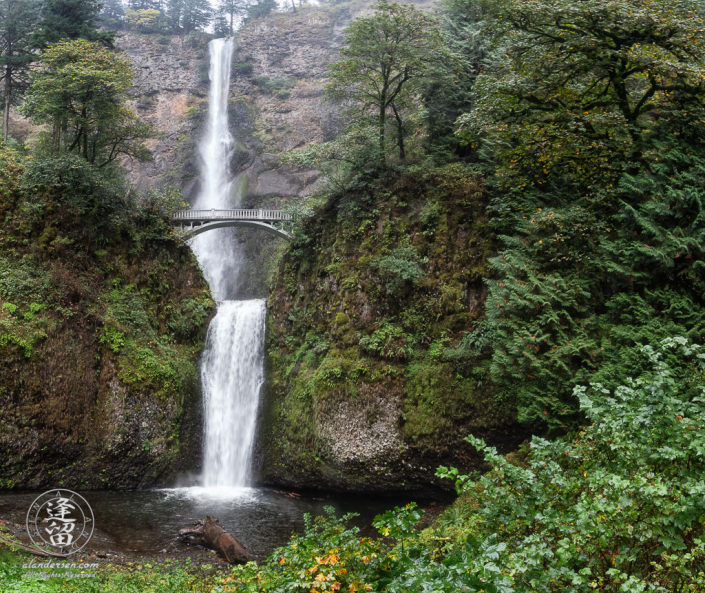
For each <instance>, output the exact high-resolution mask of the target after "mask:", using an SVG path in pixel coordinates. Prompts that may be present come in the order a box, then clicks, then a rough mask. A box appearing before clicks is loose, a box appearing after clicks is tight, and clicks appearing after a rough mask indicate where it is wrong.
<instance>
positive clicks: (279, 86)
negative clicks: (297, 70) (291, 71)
mask: <svg viewBox="0 0 705 593" xmlns="http://www.w3.org/2000/svg"><path fill="white" fill-rule="evenodd" d="M252 82H253V83H254V84H255V86H257V87H258V88H259V89H260V90H261V91H262V92H263V93H276V92H277V91H280V92H281V91H286V90H287V89H290V88H291V87H293V86H294V85H295V84H296V79H295V78H269V76H264V75H261V76H255V77H254V78H253V79H252Z"/></svg>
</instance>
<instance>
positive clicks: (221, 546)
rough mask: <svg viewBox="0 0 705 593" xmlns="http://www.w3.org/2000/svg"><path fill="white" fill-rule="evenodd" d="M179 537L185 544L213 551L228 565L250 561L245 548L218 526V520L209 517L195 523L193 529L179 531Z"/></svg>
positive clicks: (250, 558)
mask: <svg viewBox="0 0 705 593" xmlns="http://www.w3.org/2000/svg"><path fill="white" fill-rule="evenodd" d="M179 537H181V538H182V541H186V543H189V544H194V545H199V546H205V547H206V548H210V549H211V550H214V551H215V552H217V553H218V555H219V556H220V557H221V558H223V559H224V560H225V561H227V562H229V563H230V564H246V563H247V562H249V561H250V560H252V557H251V556H250V553H249V552H248V551H247V549H246V548H245V546H243V545H242V544H241V543H240V542H239V541H237V540H236V539H235V538H234V537H233V536H232V535H230V534H229V533H228V532H227V531H225V530H224V529H223V528H222V527H221V526H220V525H219V524H218V520H217V519H214V518H213V517H211V516H210V515H208V516H207V517H206V520H205V521H203V520H200V521H196V523H195V527H187V528H185V529H180V530H179Z"/></svg>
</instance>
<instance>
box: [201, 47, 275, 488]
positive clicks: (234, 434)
mask: <svg viewBox="0 0 705 593" xmlns="http://www.w3.org/2000/svg"><path fill="white" fill-rule="evenodd" d="M208 49H209V50H210V81H211V88H210V98H209V116H208V127H207V129H206V134H205V136H204V138H203V140H202V142H201V144H200V156H201V182H202V185H201V191H200V193H199V195H198V198H197V199H196V203H195V207H196V208H198V209H210V208H216V209H219V208H226V209H227V208H234V207H235V208H236V207H237V206H238V205H239V204H238V202H239V196H236V195H233V177H232V175H231V173H230V158H231V156H232V152H233V146H234V140H233V137H232V135H231V134H230V132H229V129H228V89H229V86H230V60H231V57H232V53H233V40H232V39H215V40H214V41H211V42H210V43H209V44H208ZM234 234H235V230H234V229H227V228H226V229H216V230H212V231H208V232H207V233H204V234H202V235H200V236H198V237H196V239H195V240H194V241H193V243H192V249H193V251H194V253H195V254H196V257H198V260H199V262H200V263H201V267H202V268H203V273H204V275H205V277H206V279H207V280H208V283H209V284H210V287H211V292H212V293H213V295H214V296H215V297H216V298H217V299H219V300H220V301H221V302H220V303H219V305H218V312H217V314H216V316H215V318H214V319H213V321H212V322H211V324H210V327H209V328H208V335H207V337H206V349H205V352H204V355H203V361H202V367H201V377H202V385H203V398H204V405H205V409H204V412H205V438H204V440H205V451H204V463H203V476H202V481H203V486H204V487H205V488H206V489H207V490H208V491H215V490H217V489H219V488H233V487H236V488H238V487H243V486H247V485H248V482H249V478H250V465H251V458H252V445H253V441H254V435H255V422H256V418H257V407H258V403H259V395H260V394H259V391H260V387H261V385H262V381H263V365H264V346H263V345H264V319H265V301H264V300H252V301H231V300H224V299H228V298H233V296H234V295H235V293H236V289H237V273H238V268H239V264H240V257H239V253H238V250H237V243H236V241H235V240H234V238H235V237H234Z"/></svg>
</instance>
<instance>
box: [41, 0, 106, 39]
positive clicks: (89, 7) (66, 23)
mask: <svg viewBox="0 0 705 593" xmlns="http://www.w3.org/2000/svg"><path fill="white" fill-rule="evenodd" d="M101 7H102V3H101V2H100V1H99V0H44V1H43V3H42V4H41V10H40V20H39V23H38V24H37V25H36V29H35V32H34V37H33V44H34V45H35V46H36V47H39V48H45V47H48V46H49V45H51V44H53V43H56V42H57V41H59V40H61V39H87V40H88V41H98V42H100V43H102V44H103V45H105V46H106V47H112V46H113V40H114V39H115V32H114V31H101V30H99V29H98V26H97V24H96V22H97V21H98V15H99V14H100V9H101Z"/></svg>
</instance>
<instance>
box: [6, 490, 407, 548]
mask: <svg viewBox="0 0 705 593" xmlns="http://www.w3.org/2000/svg"><path fill="white" fill-rule="evenodd" d="M38 494H40V493H39V492H25V493H14V492H12V493H2V492H0V517H2V518H5V519H11V520H13V521H15V522H17V523H22V524H24V521H25V515H26V513H27V509H28V508H29V506H30V504H31V502H32V501H33V500H34V498H35V497H36V496H37V495H38ZM81 495H82V496H83V497H84V498H85V499H86V500H87V501H88V503H89V504H90V505H91V508H92V509H93V513H94V515H95V527H96V531H95V534H94V535H93V538H92V539H91V541H90V542H89V544H88V549H92V550H97V551H106V552H111V551H112V552H120V553H124V554H128V555H133V554H134V555H141V554H144V555H152V554H154V555H160V554H170V555H171V554H180V553H186V552H188V551H189V549H190V548H189V546H186V545H184V544H180V543H178V542H176V541H175V539H174V538H175V535H176V533H177V532H178V530H179V529H181V528H183V527H189V526H191V524H192V523H193V521H194V520H196V519H203V518H205V516H206V515H212V516H214V517H217V518H218V519H219V520H220V523H221V524H222V526H223V528H224V529H226V530H227V531H230V532H231V533H232V534H233V535H234V536H235V537H236V538H237V539H239V540H240V541H241V542H242V543H243V544H244V545H245V546H246V547H247V549H248V550H249V551H250V552H251V553H252V555H253V556H254V557H255V558H256V559H258V560H262V559H264V558H266V557H267V556H268V555H269V553H271V552H272V550H274V548H276V547H278V546H281V545H284V544H286V542H287V541H288V540H289V538H290V537H291V534H292V532H296V533H303V529H304V519H303V516H304V513H309V514H311V515H312V516H317V515H322V514H324V507H326V506H332V507H333V508H334V509H335V510H336V515H337V516H339V517H340V516H341V515H342V514H344V513H349V512H355V513H359V516H358V517H356V518H355V519H354V520H353V521H352V522H351V524H352V525H356V526H357V527H360V529H361V531H362V532H363V534H364V535H371V534H373V533H374V532H375V530H374V528H373V527H372V520H373V519H374V517H375V515H377V514H379V513H382V512H384V511H386V510H388V509H391V508H393V507H394V506H399V505H402V504H406V503H407V502H410V500H411V499H412V498H413V497H409V498H405V499H399V498H396V499H393V498H380V497H377V498H371V497H364V496H354V497H351V496H329V497H326V498H323V499H321V498H318V499H316V498H313V497H306V496H304V495H302V496H301V497H300V498H298V499H297V498H290V497H289V496H287V495H286V494H285V493H278V492H277V491H275V490H271V489H264V488H241V489H220V490H216V489H208V490H205V489H203V488H176V489H163V490H148V491H133V492H96V491H90V492H81ZM319 496H320V495H319Z"/></svg>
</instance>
